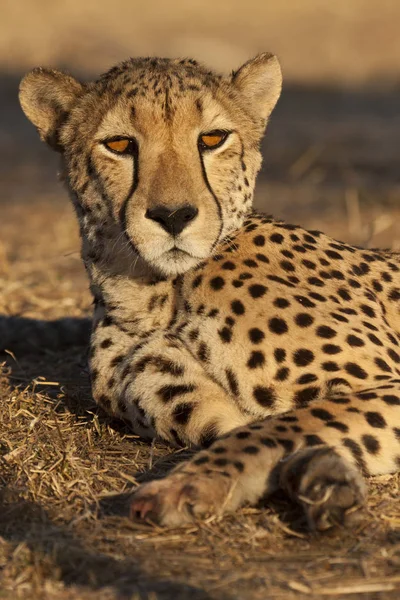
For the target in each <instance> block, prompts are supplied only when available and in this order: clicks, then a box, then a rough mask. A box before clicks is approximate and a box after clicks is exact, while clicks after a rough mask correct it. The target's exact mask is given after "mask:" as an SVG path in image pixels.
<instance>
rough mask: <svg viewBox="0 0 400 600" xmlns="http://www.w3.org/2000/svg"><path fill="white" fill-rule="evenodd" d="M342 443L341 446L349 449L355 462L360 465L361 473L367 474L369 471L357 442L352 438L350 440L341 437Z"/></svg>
mask: <svg viewBox="0 0 400 600" xmlns="http://www.w3.org/2000/svg"><path fill="white" fill-rule="evenodd" d="M342 443H343V446H345V447H346V448H348V449H349V450H350V452H351V453H352V455H353V457H354V459H355V460H356V462H357V464H358V465H359V466H360V468H361V470H362V472H363V474H364V475H368V473H369V472H368V468H367V465H366V463H365V461H364V458H363V451H362V449H361V446H360V445H359V444H357V442H355V441H354V440H352V439H350V438H343V440H342Z"/></svg>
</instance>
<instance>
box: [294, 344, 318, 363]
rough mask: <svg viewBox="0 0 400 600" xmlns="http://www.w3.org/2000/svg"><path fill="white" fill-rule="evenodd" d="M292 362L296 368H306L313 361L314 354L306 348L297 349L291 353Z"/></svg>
mask: <svg viewBox="0 0 400 600" xmlns="http://www.w3.org/2000/svg"><path fill="white" fill-rule="evenodd" d="M293 360H294V362H295V364H296V365H297V366H298V367H306V366H307V365H309V364H310V363H312V361H313V360H314V354H313V353H312V352H311V350H308V349H307V348H299V349H298V350H296V351H295V352H294V353H293Z"/></svg>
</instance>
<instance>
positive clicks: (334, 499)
mask: <svg viewBox="0 0 400 600" xmlns="http://www.w3.org/2000/svg"><path fill="white" fill-rule="evenodd" d="M281 485H282V487H283V488H284V489H285V490H286V491H287V492H288V493H289V495H290V496H291V497H292V498H293V499H295V500H296V501H297V502H299V503H300V504H301V505H302V507H303V509H304V512H305V514H306V517H307V521H308V524H309V527H310V529H312V530H314V531H325V530H326V529H330V528H331V527H334V526H336V525H345V526H349V525H354V524H355V523H356V522H357V521H358V520H359V516H360V509H361V508H362V507H363V505H364V501H365V494H366V485H365V482H364V480H363V478H362V476H361V474H360V473H359V471H358V470H356V468H355V467H353V466H352V465H351V464H350V463H348V462H347V461H346V460H345V459H343V458H342V457H341V456H339V455H338V454H336V452H335V451H334V450H333V449H332V448H320V449H314V450H311V449H310V450H301V451H299V452H297V453H296V454H294V455H293V457H292V458H291V459H289V460H288V461H287V463H286V464H285V465H284V467H283V469H282V472H281Z"/></svg>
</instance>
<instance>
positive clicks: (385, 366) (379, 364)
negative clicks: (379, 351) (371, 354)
mask: <svg viewBox="0 0 400 600" xmlns="http://www.w3.org/2000/svg"><path fill="white" fill-rule="evenodd" d="M375 364H376V366H377V367H379V369H380V370H381V371H385V372H386V373H391V372H392V369H391V368H390V367H389V365H388V364H387V362H386V361H385V360H383V359H382V358H375Z"/></svg>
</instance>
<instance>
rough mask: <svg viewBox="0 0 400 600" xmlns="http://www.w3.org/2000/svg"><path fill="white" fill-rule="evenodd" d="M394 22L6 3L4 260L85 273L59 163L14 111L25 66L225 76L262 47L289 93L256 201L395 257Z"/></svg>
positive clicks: (321, 13)
mask: <svg viewBox="0 0 400 600" xmlns="http://www.w3.org/2000/svg"><path fill="white" fill-rule="evenodd" d="M399 27H400V2H399V1H398V0H335V2H332V1H327V0H285V1H281V2H277V1H275V2H272V1H271V0H227V1H225V2H223V1H221V2H216V1H215V0H201V1H200V0H174V1H168V0H164V1H162V0H158V1H156V0H145V1H144V0H113V1H112V2H111V1H107V2H106V1H105V0H86V1H85V2H82V1H78V0H2V2H1V19H0V79H1V81H0V101H1V111H0V158H1V160H0V180H1V194H0V211H1V212H0V239H2V244H3V250H2V252H3V256H6V258H7V259H8V261H10V260H11V261H12V262H14V263H16V262H18V261H19V264H20V268H22V259H23V261H25V262H24V264H25V265H26V267H25V269H26V270H27V272H32V269H33V265H32V264H30V263H29V261H32V260H39V259H40V260H47V261H51V260H53V261H60V264H61V265H62V272H63V273H64V274H65V273H66V272H67V271H68V270H69V269H70V268H71V269H72V270H73V272H74V273H75V271H76V270H77V271H79V269H80V264H79V259H78V249H79V243H78V239H77V234H76V225H75V221H74V218H73V215H72V210H71V209H70V207H69V204H68V201H67V197H66V193H65V191H64V190H63V189H62V186H61V185H60V184H59V182H58V181H57V157H56V155H54V154H52V153H51V152H50V151H49V150H48V149H47V148H46V147H45V146H44V145H43V144H41V143H40V141H39V139H38V137H37V134H36V132H35V131H34V128H33V127H32V126H31V124H30V123H28V121H27V120H26V119H25V117H24V116H23V114H22V112H21V110H20V108H19V105H18V101H17V89H18V82H19V80H20V78H21V76H22V75H23V74H24V73H25V72H26V71H27V70H29V69H30V68H32V67H34V66H37V65H46V66H52V67H56V68H62V69H67V70H69V71H70V72H71V73H73V74H75V75H77V76H78V77H81V78H83V79H90V78H91V77H95V76H97V75H98V74H99V73H100V72H103V71H105V70H107V69H108V68H109V67H110V66H112V65H113V64H114V63H115V62H117V61H119V60H122V59H124V58H127V57H128V56H135V55H164V56H191V57H194V58H196V59H199V60H201V61H204V62H205V63H207V64H208V65H209V66H211V67H214V68H215V69H217V70H220V71H222V72H229V71H230V70H231V69H233V68H237V67H238V66H239V65H240V64H241V63H242V62H244V61H245V60H247V59H248V58H250V57H252V56H253V55H255V54H256V53H258V52H261V51H265V50H268V51H272V52H274V53H276V54H277V55H278V56H279V58H280V60H281V63H282V68H283V73H284V88H283V93H282V97H281V100H280V101H279V104H278V107H277V108H276V110H275V112H274V113H273V116H272V119H271V122H270V125H269V128H268V131H267V136H266V139H265V143H264V146H263V154H264V167H263V171H262V173H261V175H260V178H259V181H258V188H257V193H256V203H257V206H258V207H260V208H262V209H263V210H265V211H267V212H272V213H274V214H275V215H276V216H279V217H282V218H285V219H287V220H289V221H294V222H298V223H300V224H303V225H306V226H309V227H312V228H319V229H324V230H326V231H327V232H328V233H330V234H331V235H333V236H336V237H338V238H341V239H345V240H347V241H351V242H354V243H356V244H362V245H367V246H392V247H393V248H398V249H400V219H399V218H398V217H399V207H400V187H399V184H400V176H399V174H400V169H399V167H400V144H399V141H400V110H399V109H400V36H399V34H398V31H399ZM21 222H22V223H24V224H25V225H23V228H24V231H23V233H22V231H21V228H22V225H21ZM38 231H40V235H39V236H38V235H37V232H38ZM0 251H1V247H0ZM0 256H1V254H0ZM71 261H72V262H71ZM74 261H75V262H74ZM68 265H70V267H69V266H68ZM60 268H61V267H60ZM79 273H80V271H79ZM60 277H61V275H60ZM85 285H86V284H85ZM13 297H15V296H13ZM4 308H5V307H4ZM8 310H11V309H10V307H9V308H8Z"/></svg>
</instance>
